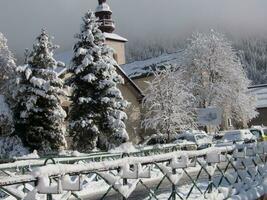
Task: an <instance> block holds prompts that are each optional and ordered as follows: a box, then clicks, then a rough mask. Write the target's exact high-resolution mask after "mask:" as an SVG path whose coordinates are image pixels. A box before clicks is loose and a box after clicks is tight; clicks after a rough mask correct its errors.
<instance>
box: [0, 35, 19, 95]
mask: <svg viewBox="0 0 267 200" xmlns="http://www.w3.org/2000/svg"><path fill="white" fill-rule="evenodd" d="M15 70H16V64H15V58H14V56H13V54H12V53H11V51H10V50H9V49H8V46H7V39H6V38H5V37H4V35H3V34H2V33H1V32H0V93H1V94H5V95H7V96H8V95H9V94H10V93H9V85H10V83H11V80H12V79H13V78H14V77H15V74H16V73H15Z"/></svg>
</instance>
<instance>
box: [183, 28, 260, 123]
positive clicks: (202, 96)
mask: <svg viewBox="0 0 267 200" xmlns="http://www.w3.org/2000/svg"><path fill="white" fill-rule="evenodd" d="M180 71H181V73H182V76H181V77H182V78H183V80H184V82H185V84H186V85H187V86H188V87H189V88H191V92H192V93H193V95H194V96H195V97H196V103H197V104H196V107H199V108H207V107H209V106H214V107H219V108H221V109H222V110H223V111H224V115H225V116H227V117H228V118H232V119H233V120H234V121H237V122H238V123H240V120H242V124H243V125H246V124H247V123H248V121H249V120H250V119H252V118H253V117H255V116H256V115H257V112H256V111H255V104H254V103H253V101H254V99H253V97H252V96H250V95H249V93H247V91H248V86H249V84H250V81H249V79H248V78H247V76H246V72H245V70H244V69H243V66H242V65H241V62H240V59H239V58H238V56H237V54H236V52H235V51H234V50H233V48H232V46H231V43H230V42H229V41H227V40H226V39H225V37H224V36H223V35H221V34H219V33H217V32H215V31H213V30H212V31H211V32H210V33H208V34H202V33H195V34H193V36H192V39H191V40H190V42H189V44H188V46H187V48H186V50H185V53H184V60H183V65H182V67H181V68H180Z"/></svg>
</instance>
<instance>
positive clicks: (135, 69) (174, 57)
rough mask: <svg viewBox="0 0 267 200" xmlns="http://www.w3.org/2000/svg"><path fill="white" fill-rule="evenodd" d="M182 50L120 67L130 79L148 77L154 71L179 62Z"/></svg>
mask: <svg viewBox="0 0 267 200" xmlns="http://www.w3.org/2000/svg"><path fill="white" fill-rule="evenodd" d="M182 54H183V50H179V51H177V52H175V53H170V54H163V55H161V56H158V57H154V58H150V59H147V60H143V61H135V62H132V63H128V64H124V65H122V68H123V70H124V71H125V72H126V74H127V75H128V76H129V77H130V78H132V79H135V78H140V77H145V76H149V75H150V74H151V72H152V71H154V70H155V69H160V68H162V67H163V66H164V65H166V64H178V65H179V63H180V62H181V59H182Z"/></svg>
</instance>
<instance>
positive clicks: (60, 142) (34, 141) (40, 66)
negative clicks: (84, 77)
mask: <svg viewBox="0 0 267 200" xmlns="http://www.w3.org/2000/svg"><path fill="white" fill-rule="evenodd" d="M55 48H57V46H55V45H53V44H52V42H51V38H50V37H49V35H48V34H47V33H46V32H45V31H44V30H42V33H41V34H40V35H39V36H38V37H37V42H36V44H34V45H33V50H32V51H31V52H29V53H28V56H27V58H26V64H25V65H24V66H19V67H18V68H17V71H18V73H19V75H20V76H19V78H18V86H17V91H16V94H15V95H14V96H15V99H16V101H17V105H16V107H15V109H14V115H15V131H16V134H18V135H19V136H20V137H21V138H22V141H23V142H24V144H25V145H26V146H27V147H30V148H31V149H32V150H33V149H36V150H41V151H44V152H46V151H51V150H53V151H56V150H60V149H62V148H65V147H66V141H65V137H64V134H65V127H64V120H65V118H66V112H65V111H64V110H63V109H62V107H61V100H60V99H61V96H63V95H65V92H64V90H63V81H62V80H61V79H60V78H59V77H58V76H57V73H56V72H55V68H56V67H57V66H63V65H64V64H63V63H62V62H57V61H56V60H55V59H54V58H53V51H54V49H55Z"/></svg>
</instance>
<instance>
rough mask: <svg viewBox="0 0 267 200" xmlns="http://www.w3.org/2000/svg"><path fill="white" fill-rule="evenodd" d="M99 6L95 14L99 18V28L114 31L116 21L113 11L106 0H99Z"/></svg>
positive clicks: (104, 30)
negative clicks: (113, 17) (112, 16)
mask: <svg viewBox="0 0 267 200" xmlns="http://www.w3.org/2000/svg"><path fill="white" fill-rule="evenodd" d="M98 4H99V5H98V6H97V8H96V11H95V16H96V17H98V18H99V20H98V22H99V23H100V26H99V29H100V30H101V31H102V32H106V33H112V32H113V31H114V30H115V25H114V21H113V20H112V18H111V15H112V11H111V9H110V7H109V5H108V4H107V3H106V0H98Z"/></svg>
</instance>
